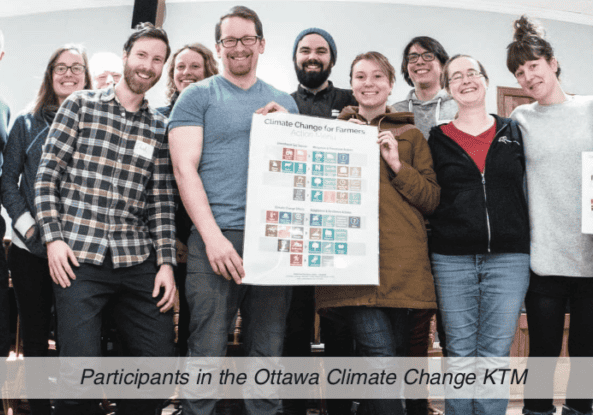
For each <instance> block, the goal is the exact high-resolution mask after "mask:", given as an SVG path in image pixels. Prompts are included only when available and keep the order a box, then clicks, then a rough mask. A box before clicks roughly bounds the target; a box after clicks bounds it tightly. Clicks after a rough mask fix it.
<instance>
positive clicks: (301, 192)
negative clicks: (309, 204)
mask: <svg viewBox="0 0 593 415" xmlns="http://www.w3.org/2000/svg"><path fill="white" fill-rule="evenodd" d="M292 200H296V201H299V202H304V201H305V189H293V192H292Z"/></svg>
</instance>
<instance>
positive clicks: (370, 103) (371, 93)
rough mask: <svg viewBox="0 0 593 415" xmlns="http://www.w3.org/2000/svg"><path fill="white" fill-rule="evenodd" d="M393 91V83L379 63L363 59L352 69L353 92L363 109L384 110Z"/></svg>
mask: <svg viewBox="0 0 593 415" xmlns="http://www.w3.org/2000/svg"><path fill="white" fill-rule="evenodd" d="M392 89H393V83H392V82H391V81H390V80H389V78H388V76H387V74H386V73H385V72H384V71H383V70H382V69H381V67H380V66H379V65H378V64H377V63H375V62H373V61H370V60H366V59H363V60H361V61H358V62H357V63H356V64H355V65H354V67H353V68H352V92H353V93H354V98H356V100H357V101H358V104H359V105H360V107H361V109H363V110H366V111H368V110H376V109H380V108H383V109H384V108H385V105H386V104H387V97H389V94H390V93H391V90H392Z"/></svg>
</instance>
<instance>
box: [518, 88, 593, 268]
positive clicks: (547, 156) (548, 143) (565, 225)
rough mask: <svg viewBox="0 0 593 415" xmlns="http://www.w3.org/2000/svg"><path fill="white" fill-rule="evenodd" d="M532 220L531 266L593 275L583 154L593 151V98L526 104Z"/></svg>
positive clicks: (522, 109) (521, 116)
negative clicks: (585, 229) (584, 214)
mask: <svg viewBox="0 0 593 415" xmlns="http://www.w3.org/2000/svg"><path fill="white" fill-rule="evenodd" d="M511 118H512V119H514V120H517V121H518V122H519V124H520V126H521V129H522V132H523V143H524V146H525V161H526V172H527V194H528V197H529V220H530V222H531V269H532V270H533V271H534V272H535V273H536V274H538V275H542V276H544V275H558V276H566V277H593V235H586V234H582V233H581V180H582V179H581V171H582V168H581V164H582V163H581V153H582V152H583V151H592V150H593V97H591V96H587V97H586V96H575V97H569V98H568V100H567V101H565V102H563V103H562V104H555V105H546V106H544V105H539V104H538V103H537V102H535V103H533V104H527V105H521V106H519V107H517V108H516V109H515V110H514V111H513V113H512V114H511Z"/></svg>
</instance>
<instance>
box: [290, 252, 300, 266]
mask: <svg viewBox="0 0 593 415" xmlns="http://www.w3.org/2000/svg"><path fill="white" fill-rule="evenodd" d="M290 266H291V267H302V266H303V256H302V255H295V254H290Z"/></svg>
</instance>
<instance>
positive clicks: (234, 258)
mask: <svg viewBox="0 0 593 415" xmlns="http://www.w3.org/2000/svg"><path fill="white" fill-rule="evenodd" d="M203 144H204V129H203V127H200V126H181V127H177V128H174V129H172V130H170V131H169V145H170V148H171V160H172V161H173V173H174V174H175V180H176V181H177V187H178V188H179V193H180V195H181V200H182V201H183V204H184V205H185V209H186V210H187V213H188V215H189V217H190V218H191V220H192V222H193V223H194V224H195V225H196V228H197V229H198V232H200V235H201V236H202V239H203V240H204V243H205V245H206V255H207V256H208V260H209V261H210V265H211V266H212V269H213V270H214V272H215V273H216V274H218V275H222V276H223V277H224V278H226V279H227V280H230V279H231V278H232V279H233V280H234V281H235V282H236V283H237V284H241V279H242V278H243V277H245V270H244V269H243V260H242V259H241V257H240V256H239V254H238V253H237V251H236V250H235V248H234V247H233V244H232V243H231V242H230V241H229V240H228V239H227V238H226V237H225V236H224V235H223V234H222V231H221V230H220V228H219V227H218V224H217V223H216V220H215V219H214V215H213V214H212V209H211V208H210V203H209V202H208V196H207V195H206V191H205V190H204V185H203V184H202V180H201V178H200V175H199V174H198V166H199V164H200V159H201V157H202V149H203Z"/></svg>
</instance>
